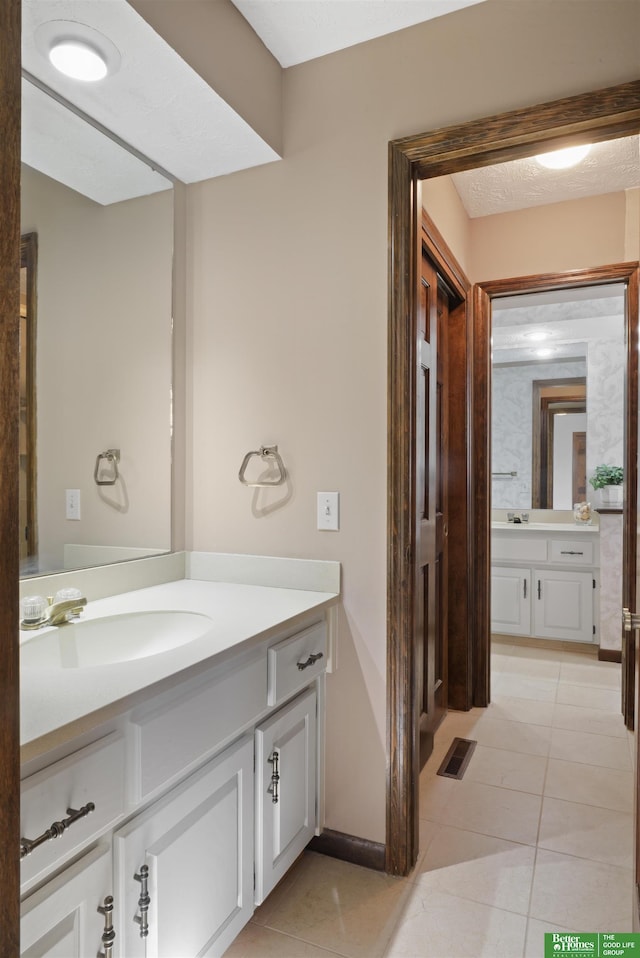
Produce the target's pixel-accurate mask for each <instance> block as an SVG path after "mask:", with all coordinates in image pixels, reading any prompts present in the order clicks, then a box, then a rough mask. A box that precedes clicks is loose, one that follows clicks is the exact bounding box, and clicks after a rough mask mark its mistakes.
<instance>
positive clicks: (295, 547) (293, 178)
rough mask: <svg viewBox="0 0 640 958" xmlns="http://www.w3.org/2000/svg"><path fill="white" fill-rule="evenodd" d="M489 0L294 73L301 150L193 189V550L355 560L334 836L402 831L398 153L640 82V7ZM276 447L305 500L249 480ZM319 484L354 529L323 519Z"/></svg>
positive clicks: (334, 770)
mask: <svg viewBox="0 0 640 958" xmlns="http://www.w3.org/2000/svg"><path fill="white" fill-rule="evenodd" d="M579 6H580V15H579V16H577V15H576V3H574V2H573V0H569V2H564V0H551V2H547V0H534V2H529V0H520V2H518V3H514V2H512V0H506V2H493V0H488V2H487V3H484V4H480V5H479V6H477V7H473V8H470V9H467V10H464V11H461V12H459V13H456V14H453V15H450V16H447V17H443V18H440V19H438V20H435V21H432V22H431V23H428V24H425V25H421V26H418V27H415V28H412V29H410V30H406V31H402V32H400V33H398V34H395V35H392V36H389V37H386V38H382V39H380V40H374V41H372V42H370V43H366V44H363V45H361V46H359V47H355V48H353V49H351V50H348V51H344V52H341V53H337V54H334V55H332V56H327V57H323V58H320V59H318V60H316V61H312V62H310V63H308V64H304V65H301V66H299V67H295V68H291V69H290V70H288V71H286V73H285V78H284V159H283V160H282V162H280V163H275V164H271V165H269V166H266V167H261V168H259V169H255V170H249V171H244V172H242V173H238V174H235V175H232V176H228V177H224V178H220V179H219V180H215V181H210V182H206V183H202V184H198V185H195V186H193V187H189V189H188V217H189V225H188V256H189V275H188V302H187V307H188V316H189V324H190V327H189V346H188V348H189V357H188V361H189V363H190V368H191V378H190V383H189V389H188V397H187V399H188V404H189V422H190V430H189V437H188V449H187V463H188V464H189V468H190V472H189V476H188V485H187V489H188V493H187V501H186V510H187V517H188V527H187V537H188V542H187V545H188V547H191V548H195V549H215V550H221V551H232V552H254V553H264V554H270V555H285V556H286V555H291V556H308V557H318V558H324V557H327V558H332V559H339V560H340V561H341V562H342V563H343V570H344V577H343V587H344V606H343V612H342V616H341V622H340V642H339V655H338V666H339V667H338V670H337V671H336V672H335V673H334V674H333V675H331V676H330V677H329V680H328V720H327V724H328V727H327V821H326V824H327V826H329V827H331V828H334V829H338V830H340V831H344V832H348V833H353V834H356V835H360V836H364V837H366V838H369V839H372V840H378V841H382V840H384V831H385V749H386V741H385V739H386V700H385V696H386V677H385V676H386V622H385V616H386V600H385V583H386V521H387V519H386V471H387V464H386V436H387V423H386V393H387V386H386V380H387V355H386V337H387V144H388V141H389V140H390V139H392V138H395V137H398V136H401V135H405V134H411V133H417V132H419V131H423V130H428V129H433V128H436V127H440V126H444V125H448V124H452V123H460V122H463V121H465V120H470V119H474V118H476V117H481V116H484V115H488V114H492V113H497V112H501V111H504V110H510V109H515V108H517V107H522V106H526V105H527V104H533V103H538V102H542V101H544V100H550V99H555V98H557V97H561V96H567V95H571V94H575V93H581V92H584V91H586V90H592V89H597V88H600V87H605V86H609V85H612V84H615V83H620V82H624V81H626V80H630V79H636V78H638V77H639V76H640V68H639V65H638V59H637V37H638V31H639V28H640V22H639V16H640V7H639V6H638V5H637V4H635V3H634V2H629V3H627V2H617V0H603V2H589V0H583V2H581V3H580V5H579ZM272 442H277V443H278V444H279V447H280V451H281V453H282V456H283V458H284V461H285V463H286V465H287V467H288V469H289V470H290V475H291V483H290V488H289V490H288V491H287V492H286V501H283V502H281V503H280V505H279V507H278V499H279V498H280V497H281V496H283V493H282V492H280V491H278V490H274V491H269V492H268V493H258V494H256V493H254V492H253V491H251V490H249V489H247V488H244V487H243V486H241V485H240V483H239V482H238V478H237V472H238V468H239V466H240V463H241V461H242V457H243V456H244V454H245V452H247V450H249V449H255V448H256V447H257V446H258V445H259V444H261V443H265V444H266V443H272ZM318 490H339V491H340V493H341V507H342V517H341V529H340V532H338V533H328V532H318V531H316V528H315V495H316V492H317V491H318Z"/></svg>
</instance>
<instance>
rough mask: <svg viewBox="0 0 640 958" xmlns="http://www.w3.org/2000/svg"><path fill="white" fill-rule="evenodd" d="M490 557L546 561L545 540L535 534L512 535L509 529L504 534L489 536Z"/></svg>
mask: <svg viewBox="0 0 640 958" xmlns="http://www.w3.org/2000/svg"><path fill="white" fill-rule="evenodd" d="M491 557H492V559H514V560H516V561H518V562H546V560H547V540H546V538H541V539H538V538H537V537H536V536H535V534H534V535H533V536H531V535H514V534H513V533H512V532H511V530H508V531H506V532H505V534H504V535H495V534H494V535H492V536H491Z"/></svg>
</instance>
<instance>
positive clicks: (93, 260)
mask: <svg viewBox="0 0 640 958" xmlns="http://www.w3.org/2000/svg"><path fill="white" fill-rule="evenodd" d="M172 211H173V196H172V191H171V190H168V191H167V192H165V193H157V194H155V195H153V196H149V197H143V198H140V199H136V200H129V201H127V202H124V203H116V204H113V205H112V206H106V207H105V206H100V205H99V204H97V203H94V202H93V201H92V200H88V199H86V198H85V197H83V196H81V195H80V194H79V193H76V192H74V191H73V190H70V189H67V187H65V186H62V185H61V184H60V183H56V182H55V181H53V180H51V179H49V178H48V177H46V176H43V175H42V174H41V173H37V172H35V171H34V170H30V169H29V168H28V167H24V168H23V182H22V232H23V233H26V232H31V231H35V232H36V233H37V234H38V290H37V296H38V335H37V376H36V378H37V432H38V442H37V447H38V533H39V555H40V558H41V563H42V564H41V568H44V569H61V568H63V552H62V550H63V545H64V543H68V542H74V543H85V544H87V543H88V544H102V545H117V546H141V547H149V548H165V549H167V548H169V547H170V518H171V517H170V495H171V492H170V469H171V462H170V433H169V403H170V396H169V388H170V382H171V269H172V252H173V234H172ZM108 448H120V449H121V456H122V458H121V463H120V473H121V476H122V481H121V482H119V483H118V484H117V485H116V486H114V487H110V486H105V487H102V488H101V489H99V488H98V487H97V486H96V484H95V483H94V481H93V470H94V466H95V460H96V456H97V455H98V453H99V452H102V451H103V450H105V449H108ZM65 489H80V492H81V519H80V521H71V520H67V519H66V518H65ZM107 499H108V500H109V501H110V502H112V503H116V505H117V506H118V508H116V507H114V506H113V505H110V504H109V503H108V502H107V501H106V500H107Z"/></svg>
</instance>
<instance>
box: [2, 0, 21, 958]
mask: <svg viewBox="0 0 640 958" xmlns="http://www.w3.org/2000/svg"><path fill="white" fill-rule="evenodd" d="M0 128H1V129H2V162H0V197H2V229H0V409H1V410H2V415H1V416H0V486H1V487H2V496H1V497H0V536H1V538H2V541H3V542H4V543H15V545H14V547H13V548H12V547H10V546H7V547H6V548H4V549H1V550H0V594H1V596H2V601H1V602H0V635H1V636H2V641H1V642H0V693H1V694H0V782H1V783H2V801H0V854H1V855H2V868H1V869H0V954H3V955H17V954H18V953H19V951H20V856H19V855H18V854H17V848H18V839H19V837H20V721H19V719H20V685H19V645H18V573H19V561H18V497H19V493H18V470H17V469H16V463H17V461H18V451H19V446H18V418H19V417H18V403H17V402H16V396H17V394H18V349H19V322H18V319H19V315H20V0H9V2H6V3H2V4H0Z"/></svg>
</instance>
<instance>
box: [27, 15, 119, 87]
mask: <svg viewBox="0 0 640 958" xmlns="http://www.w3.org/2000/svg"><path fill="white" fill-rule="evenodd" d="M34 39H35V43H36V47H37V49H38V51H39V52H40V54H41V55H42V56H43V57H44V58H45V60H47V61H48V62H49V63H50V64H51V65H52V66H54V67H55V68H56V70H58V71H59V72H60V73H62V74H64V76H67V77H70V78H71V79H72V80H80V81H81V82H83V83H95V82H96V81H98V80H103V79H104V78H105V77H106V76H111V75H112V74H114V73H116V72H117V71H118V69H119V67H120V61H121V57H120V51H119V50H118V48H117V47H116V45H115V44H114V43H113V42H112V41H111V40H110V39H109V38H108V37H105V35H104V34H103V33H100V31H99V30H95V29H94V28H93V27H90V26H89V25H88V24H86V23H80V22H79V21H78V20H46V21H45V22H44V23H41V24H40V25H39V26H38V27H37V28H36V30H35V33H34ZM48 80H50V82H51V83H52V84H53V76H51V77H49V78H48Z"/></svg>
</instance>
